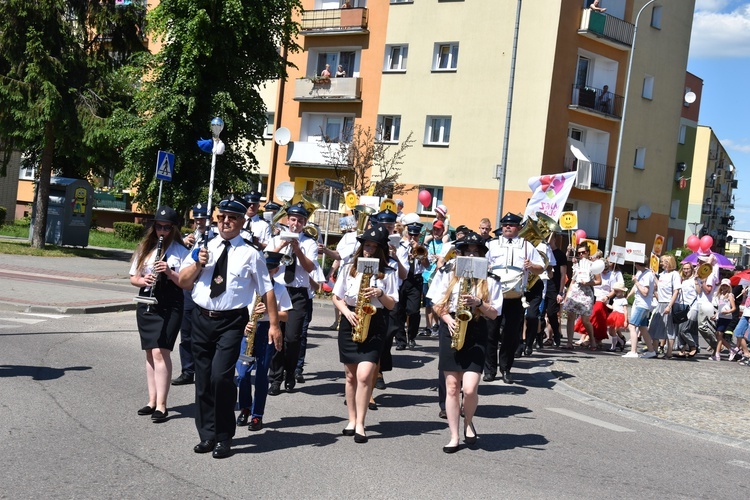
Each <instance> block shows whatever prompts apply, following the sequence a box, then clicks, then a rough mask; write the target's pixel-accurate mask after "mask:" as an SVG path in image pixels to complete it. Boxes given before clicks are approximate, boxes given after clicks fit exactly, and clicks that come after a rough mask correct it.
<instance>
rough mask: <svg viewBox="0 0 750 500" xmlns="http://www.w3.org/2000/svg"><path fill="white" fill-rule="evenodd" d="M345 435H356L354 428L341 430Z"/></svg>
mask: <svg viewBox="0 0 750 500" xmlns="http://www.w3.org/2000/svg"><path fill="white" fill-rule="evenodd" d="M341 434H343V435H344V436H348V437H352V436H353V435H354V429H344V430H343V431H341Z"/></svg>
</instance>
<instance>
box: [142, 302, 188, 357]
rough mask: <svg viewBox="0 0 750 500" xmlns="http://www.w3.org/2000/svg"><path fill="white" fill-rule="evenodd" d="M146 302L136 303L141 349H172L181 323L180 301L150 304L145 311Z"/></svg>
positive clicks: (181, 306) (181, 303) (181, 307)
mask: <svg viewBox="0 0 750 500" xmlns="http://www.w3.org/2000/svg"><path fill="white" fill-rule="evenodd" d="M147 307H148V305H147V304H138V308H137V309H136V313H135V315H136V319H137V322H138V333H139V334H140V336H141V349H143V350H144V351H145V350H147V349H156V348H160V349H169V350H170V351H171V350H172V349H174V344H175V342H176V341H177V335H178V334H179V333H180V326H181V325H182V309H183V302H182V301H174V302H170V303H168V304H163V305H162V304H161V303H159V304H158V305H155V306H151V311H149V312H147V311H146V308H147Z"/></svg>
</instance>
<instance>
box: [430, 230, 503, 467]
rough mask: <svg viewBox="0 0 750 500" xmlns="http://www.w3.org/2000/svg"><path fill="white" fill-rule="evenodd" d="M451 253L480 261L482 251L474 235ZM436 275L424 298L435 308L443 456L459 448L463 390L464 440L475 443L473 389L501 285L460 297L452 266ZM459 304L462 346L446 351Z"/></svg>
mask: <svg viewBox="0 0 750 500" xmlns="http://www.w3.org/2000/svg"><path fill="white" fill-rule="evenodd" d="M456 251H457V252H458V255H460V256H464V257H484V255H485V254H486V253H487V247H486V246H485V245H484V242H483V241H482V239H481V237H480V236H479V235H478V234H477V233H474V232H471V233H469V234H468V235H467V236H465V237H464V238H463V239H461V240H458V241H457V242H456ZM454 266H455V264H454ZM441 274H442V277H441V278H440V279H439V280H437V281H435V280H433V282H432V285H431V286H430V290H429V291H428V292H427V296H428V297H430V298H431V299H432V301H433V303H434V304H435V305H434V306H433V308H434V310H435V312H436V313H437V315H438V316H439V317H440V320H441V321H440V358H439V361H438V369H439V370H441V371H443V373H444V374H445V385H446V398H445V411H446V413H447V416H448V426H449V427H450V432H451V439H450V441H449V442H448V444H447V445H446V446H443V451H444V452H446V453H454V452H456V451H458V447H459V444H458V442H459V436H458V424H459V420H460V417H461V410H460V408H461V389H462V387H463V394H464V401H463V404H464V440H465V442H466V444H468V445H473V444H475V443H476V442H477V433H476V430H475V429H474V423H473V418H474V413H475V412H476V409H477V404H478V403H479V396H478V394H477V388H478V387H479V378H480V377H481V375H482V368H483V366H484V349H485V345H486V344H487V320H488V319H490V320H492V319H495V318H496V317H497V316H498V315H499V314H500V313H501V311H502V306H503V294H502V290H501V288H500V283H499V282H497V281H496V280H494V279H474V280H472V282H471V288H470V289H469V293H467V294H463V295H461V296H460V297H459V288H460V277H459V276H456V273H455V267H454V269H453V270H451V271H450V272H447V273H441ZM466 279H468V278H466ZM459 301H461V302H462V303H463V306H464V307H465V308H467V309H469V311H470V312H471V315H472V319H471V320H470V321H469V322H468V325H467V328H466V337H465V341H464V344H463V346H462V347H461V349H460V350H456V349H454V348H452V347H451V336H452V334H453V332H456V331H458V328H459V322H458V321H457V320H456V318H455V315H456V309H457V307H458V305H459Z"/></svg>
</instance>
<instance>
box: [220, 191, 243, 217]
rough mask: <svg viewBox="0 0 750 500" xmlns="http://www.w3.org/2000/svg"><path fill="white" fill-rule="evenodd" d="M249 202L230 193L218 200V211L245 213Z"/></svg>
mask: <svg viewBox="0 0 750 500" xmlns="http://www.w3.org/2000/svg"><path fill="white" fill-rule="evenodd" d="M249 207H250V204H249V203H248V202H247V200H245V199H244V198H239V197H237V196H235V195H233V194H230V195H229V196H227V197H226V198H224V199H223V200H221V202H219V212H230V213H234V214H240V215H245V212H247V209H248V208H249Z"/></svg>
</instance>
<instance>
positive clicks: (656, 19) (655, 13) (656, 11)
mask: <svg viewBox="0 0 750 500" xmlns="http://www.w3.org/2000/svg"><path fill="white" fill-rule="evenodd" d="M661 14H662V6H661V5H654V8H653V9H652V10H651V27H652V28H656V29H658V30H660V29H661Z"/></svg>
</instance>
